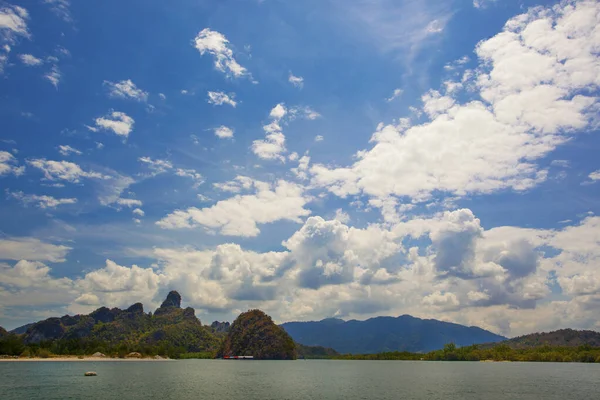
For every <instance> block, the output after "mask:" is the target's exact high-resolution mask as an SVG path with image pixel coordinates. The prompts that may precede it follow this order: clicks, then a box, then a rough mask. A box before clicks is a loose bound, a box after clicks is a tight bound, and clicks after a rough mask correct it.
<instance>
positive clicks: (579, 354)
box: [330, 343, 600, 363]
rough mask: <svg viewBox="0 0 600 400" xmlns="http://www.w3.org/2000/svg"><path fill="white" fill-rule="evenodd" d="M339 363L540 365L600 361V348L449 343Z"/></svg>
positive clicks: (349, 356) (360, 356) (345, 357)
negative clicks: (438, 347)
mask: <svg viewBox="0 0 600 400" xmlns="http://www.w3.org/2000/svg"><path fill="white" fill-rule="evenodd" d="M330 358H333V359H339V360H424V361H534V362H535V361H537V362H542V361H546V362H591V363H593V362H598V363H600V347H591V346H589V345H581V346H577V347H564V346H563V347H559V346H548V345H543V346H539V347H531V348H519V349H515V348H511V347H510V346H509V345H508V344H506V343H501V344H498V345H495V346H493V347H488V348H482V347H481V346H478V345H473V346H465V347H460V348H459V347H456V345H454V344H453V343H449V344H447V345H445V346H444V348H443V349H441V350H436V351H432V352H429V353H425V354H419V353H410V352H389V353H379V354H354V355H353V354H344V355H340V356H334V357H330Z"/></svg>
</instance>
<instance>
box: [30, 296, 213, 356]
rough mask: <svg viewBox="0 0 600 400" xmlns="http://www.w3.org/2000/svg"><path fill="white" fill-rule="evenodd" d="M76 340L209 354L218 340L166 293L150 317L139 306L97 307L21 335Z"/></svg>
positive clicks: (35, 339)
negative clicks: (91, 310)
mask: <svg viewBox="0 0 600 400" xmlns="http://www.w3.org/2000/svg"><path fill="white" fill-rule="evenodd" d="M63 339H65V340H70V339H78V340H82V341H100V342H104V343H109V344H111V345H116V344H118V343H125V342H126V343H134V344H135V343H138V344H139V346H140V347H141V346H143V345H162V344H164V345H165V346H170V347H178V348H183V349H185V351H193V352H198V351H211V350H216V349H217V347H218V342H219V341H218V339H217V338H216V337H215V336H214V335H213V334H212V331H211V329H210V328H208V327H204V326H202V323H201V322H200V320H199V319H198V318H196V315H195V311H194V309H193V308H191V307H188V308H185V309H182V308H181V296H180V295H179V293H177V292H175V291H173V292H170V293H169V294H168V296H167V298H166V299H165V301H164V302H163V303H162V305H161V306H160V307H159V308H158V309H157V310H156V311H155V313H154V315H152V314H146V313H144V306H143V305H142V304H141V303H136V304H133V305H132V306H131V307H129V308H127V309H126V310H121V309H119V308H112V309H109V308H107V307H101V308H99V309H97V310H95V311H94V312H92V313H91V314H89V315H75V316H69V315H66V316H64V317H61V318H48V319H46V320H44V321H40V322H38V323H35V324H33V325H32V326H31V327H29V328H28V329H27V332H26V333H25V335H24V342H25V343H26V344H32V343H40V342H46V341H54V340H63Z"/></svg>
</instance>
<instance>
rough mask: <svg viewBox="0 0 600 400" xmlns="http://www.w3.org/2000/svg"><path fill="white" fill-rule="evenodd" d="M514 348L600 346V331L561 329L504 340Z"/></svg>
mask: <svg viewBox="0 0 600 400" xmlns="http://www.w3.org/2000/svg"><path fill="white" fill-rule="evenodd" d="M503 344H506V345H508V346H510V347H511V348H513V349H529V348H532V347H541V346H552V347H578V346H590V347H600V333H599V332H594V331H576V330H574V329H560V330H558V331H553V332H541V333H532V334H529V335H525V336H519V337H516V338H513V339H508V340H506V341H504V342H503Z"/></svg>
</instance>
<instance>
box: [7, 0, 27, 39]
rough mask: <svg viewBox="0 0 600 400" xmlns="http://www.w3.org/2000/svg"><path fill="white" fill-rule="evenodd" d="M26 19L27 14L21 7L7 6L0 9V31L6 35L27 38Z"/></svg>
mask: <svg viewBox="0 0 600 400" xmlns="http://www.w3.org/2000/svg"><path fill="white" fill-rule="evenodd" d="M27 19H29V13H28V12H27V10H26V9H24V8H23V7H19V6H13V5H7V6H5V7H3V8H0V29H2V30H6V31H8V34H16V35H21V36H29V32H28V30H27Z"/></svg>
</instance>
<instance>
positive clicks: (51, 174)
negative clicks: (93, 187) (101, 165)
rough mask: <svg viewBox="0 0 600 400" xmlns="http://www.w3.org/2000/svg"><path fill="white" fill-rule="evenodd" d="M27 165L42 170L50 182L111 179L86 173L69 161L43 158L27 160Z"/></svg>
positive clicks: (95, 173) (97, 173)
mask: <svg viewBox="0 0 600 400" xmlns="http://www.w3.org/2000/svg"><path fill="white" fill-rule="evenodd" d="M27 164H29V165H31V166H32V167H34V168H37V169H39V170H41V171H42V172H43V173H44V179H46V180H49V181H56V180H64V181H68V182H71V183H79V181H80V180H81V178H91V179H109V178H110V177H109V176H106V175H103V174H101V173H99V172H95V171H84V170H83V169H81V167H80V166H79V165H77V164H75V163H72V162H69V161H51V160H46V159H43V158H35V159H31V160H27Z"/></svg>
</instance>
